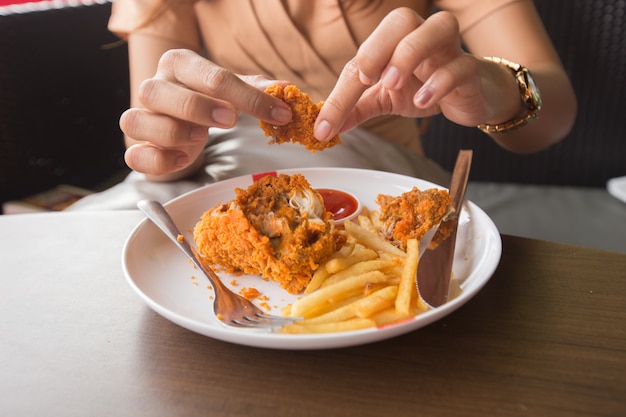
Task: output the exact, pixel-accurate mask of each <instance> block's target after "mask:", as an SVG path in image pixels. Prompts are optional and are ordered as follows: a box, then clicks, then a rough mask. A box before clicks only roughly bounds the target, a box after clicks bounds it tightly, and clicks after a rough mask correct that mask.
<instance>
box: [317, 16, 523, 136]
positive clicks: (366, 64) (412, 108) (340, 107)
mask: <svg viewBox="0 0 626 417" xmlns="http://www.w3.org/2000/svg"><path fill="white" fill-rule="evenodd" d="M490 76H495V78H498V77H500V78H501V79H505V78H504V77H506V80H509V81H510V82H511V83H513V79H512V77H510V75H508V74H506V73H503V72H501V69H500V68H497V66H493V65H491V63H488V62H485V61H483V60H481V59H478V58H476V57H474V56H472V55H470V54H467V53H465V52H464V51H463V50H462V48H461V36H460V33H459V25H458V21H457V19H456V18H455V17H454V16H453V15H452V14H451V13H448V12H439V13H436V14H434V15H432V16H431V17H429V18H428V19H426V20H424V19H423V18H422V17H421V16H419V15H418V14H417V13H416V12H415V11H414V10H412V9H408V8H400V9H396V10H393V11H392V12H390V13H389V14H388V15H387V16H386V17H385V18H384V19H383V21H382V22H381V23H380V25H379V26H378V27H377V28H376V29H375V30H374V32H373V33H372V34H371V35H370V36H369V37H368V38H367V39H366V40H365V42H363V44H362V45H361V47H360V48H359V50H358V52H357V54H356V56H355V57H354V58H353V59H352V60H351V61H350V62H349V63H348V64H346V66H345V67H344V69H343V71H342V73H341V75H340V77H339V80H338V81H337V84H336V85H335V88H334V89H333V91H332V92H331V94H330V96H329V97H328V99H327V100H326V102H325V104H324V106H323V107H322V110H321V112H320V114H319V117H318V119H317V121H316V126H315V129H316V130H315V135H316V137H317V138H318V139H319V140H328V139H329V138H331V137H333V136H334V135H335V134H337V133H340V132H343V131H346V130H349V129H351V128H353V127H355V126H357V125H359V124H361V123H363V122H364V121H366V120H368V119H371V118H373V117H376V116H379V115H384V114H395V115H401V116H405V117H416V118H418V117H428V116H432V115H435V114H438V113H443V114H444V115H445V116H446V118H448V119H449V120H451V121H453V122H456V123H458V124H461V125H465V126H476V125H478V124H480V123H484V122H485V121H487V120H490V119H492V118H493V117H495V116H496V115H495V112H496V110H495V109H491V108H490V107H489V104H488V103H489V102H491V100H489V97H487V96H486V95H489V94H490V91H491V90H493V88H489V86H490V85H496V84H497V83H495V82H490V81H487V82H485V79H489V78H490ZM497 81H500V80H497ZM511 85H512V87H514V85H513V84H511ZM513 105H515V103H513ZM517 106H518V109H517V110H519V102H517Z"/></svg>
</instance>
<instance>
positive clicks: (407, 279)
mask: <svg viewBox="0 0 626 417" xmlns="http://www.w3.org/2000/svg"><path fill="white" fill-rule="evenodd" d="M406 243H407V248H406V253H407V256H406V258H405V259H404V268H403V269H402V278H401V279H400V285H399V286H398V297H397V298H396V312H397V313H398V314H400V315H407V314H409V307H410V306H411V295H412V294H413V291H414V288H416V287H415V277H416V274H417V264H418V262H419V254H418V241H417V239H408V240H407V242H406Z"/></svg>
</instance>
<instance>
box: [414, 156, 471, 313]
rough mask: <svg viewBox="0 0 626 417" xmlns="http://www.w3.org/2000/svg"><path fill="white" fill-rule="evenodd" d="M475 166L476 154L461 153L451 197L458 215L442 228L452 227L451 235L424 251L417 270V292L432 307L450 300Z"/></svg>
mask: <svg viewBox="0 0 626 417" xmlns="http://www.w3.org/2000/svg"><path fill="white" fill-rule="evenodd" d="M471 165H472V151H471V150H461V151H460V152H459V155H458V157H457V160H456V163H455V165H454V170H453V171H452V180H451V182H450V196H451V197H452V202H451V204H452V207H453V208H454V212H453V213H452V214H451V215H450V216H449V217H448V218H447V219H446V220H444V221H443V222H442V223H441V224H440V225H439V227H440V228H448V227H450V228H451V230H452V232H451V233H450V236H449V237H448V238H447V239H445V240H444V241H443V242H441V243H440V244H439V246H437V247H436V248H435V249H430V250H426V251H424V254H423V255H422V256H421V257H420V260H419V265H418V268H417V277H416V281H417V290H418V292H419V294H420V296H421V297H422V299H423V300H424V301H425V302H426V303H427V304H428V305H430V306H431V307H439V306H441V305H442V304H444V303H445V302H447V301H448V296H449V292H450V281H451V279H452V263H453V261H454V249H455V246H456V234H457V229H458V225H459V216H460V214H461V209H462V207H463V201H464V199H465V189H466V188H467V180H468V179H469V172H470V167H471Z"/></svg>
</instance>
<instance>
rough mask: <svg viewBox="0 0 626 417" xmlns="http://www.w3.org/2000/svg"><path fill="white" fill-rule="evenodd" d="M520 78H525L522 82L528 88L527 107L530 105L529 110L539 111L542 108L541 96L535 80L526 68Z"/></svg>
mask: <svg viewBox="0 0 626 417" xmlns="http://www.w3.org/2000/svg"><path fill="white" fill-rule="evenodd" d="M520 76H521V77H522V78H523V81H522V82H523V84H524V85H525V86H526V91H525V92H524V95H525V99H526V100H525V101H526V105H528V108H529V110H533V111H534V110H539V109H540V108H541V94H540V93H539V88H538V87H537V85H536V84H535V80H534V79H533V77H532V75H530V72H529V71H528V70H527V69H525V68H524V70H523V71H522V73H521V74H520Z"/></svg>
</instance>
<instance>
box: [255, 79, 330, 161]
mask: <svg viewBox="0 0 626 417" xmlns="http://www.w3.org/2000/svg"><path fill="white" fill-rule="evenodd" d="M265 92H266V93H268V94H270V95H272V96H274V97H276V98H279V99H281V100H282V101H284V102H285V103H287V104H288V105H289V107H290V108H291V113H292V119H291V121H290V122H289V123H287V124H286V125H282V126H276V125H272V124H269V123H267V122H264V121H262V120H261V121H260V125H261V129H263V132H265V136H269V137H271V138H272V139H271V140H270V142H269V143H270V144H273V143H278V144H281V143H286V142H292V143H300V144H302V145H304V146H305V147H306V148H307V149H308V150H310V151H311V152H313V153H315V152H316V151H323V150H324V149H327V148H331V147H333V146H335V145H338V144H340V143H341V139H340V138H339V136H338V135H336V136H335V137H333V138H332V139H331V140H330V141H328V142H320V141H319V140H317V139H315V136H314V134H313V125H314V124H315V119H317V115H318V114H319V112H320V109H321V108H322V105H323V103H322V102H320V103H318V104H315V103H313V101H312V100H311V97H309V95H308V94H306V93H303V92H301V91H300V90H299V89H298V87H296V86H295V85H288V86H286V87H284V88H283V87H282V86H280V85H276V84H275V85H271V86H269V87H267V88H266V89H265Z"/></svg>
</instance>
